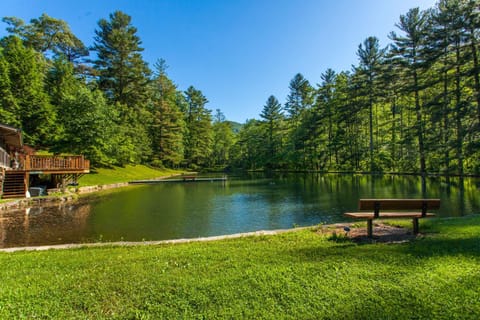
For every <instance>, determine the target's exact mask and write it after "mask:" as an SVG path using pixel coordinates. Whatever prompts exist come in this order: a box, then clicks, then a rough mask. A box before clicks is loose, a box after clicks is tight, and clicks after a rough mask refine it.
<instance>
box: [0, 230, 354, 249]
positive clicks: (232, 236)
mask: <svg viewBox="0 0 480 320" xmlns="http://www.w3.org/2000/svg"><path fill="white" fill-rule="evenodd" d="M335 225H336V224H332V225H331V226H335ZM342 225H346V224H342ZM316 227H317V226H307V227H297V228H291V229H276V230H259V231H250V232H240V233H234V234H225V235H219V236H208V237H198V238H180V239H171V240H153V241H114V242H93V243H66V244H53V245H40V246H26V247H11V248H0V252H6V253H11V252H18V251H45V250H65V249H80V248H101V247H134V246H155V245H164V244H181V243H191V242H211V241H218V240H227V239H238V238H245V237H255V236H272V235H277V234H282V233H288V232H295V231H300V230H308V229H314V228H316ZM322 227H329V225H323V226H322Z"/></svg>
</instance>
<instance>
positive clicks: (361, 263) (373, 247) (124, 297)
mask: <svg viewBox="0 0 480 320" xmlns="http://www.w3.org/2000/svg"><path fill="white" fill-rule="evenodd" d="M421 229H422V230H424V231H427V236H426V237H423V238H420V239H418V240H416V241H413V242H411V243H403V244H364V245H358V244H355V243H353V242H350V241H341V242H338V241H332V240H331V237H329V235H328V234H321V233H317V232H314V231H311V230H299V231H295V232H292V233H286V234H280V235H276V236H257V237H245V238H239V239H232V240H222V241H215V242H207V243H206V242H203V243H202V242H197V243H187V244H176V245H160V246H137V247H103V248H88V249H87V248H83V249H75V250H60V251H46V252H17V253H14V254H7V253H2V254H0V279H1V281H2V285H1V286H0V318H2V319H12V318H29V319H30V318H57V319H65V318H69V319H70V318H79V319H85V318H95V319H97V318H118V319H126V318H128V319H130V318H144V319H225V318H226V319H373V318H374V319H413V318H415V319H462V318H463V319H477V318H479V317H480V272H479V267H478V266H479V265H480V216H471V217H467V218H456V219H430V220H424V221H422V222H421ZM329 239H330V240H329Z"/></svg>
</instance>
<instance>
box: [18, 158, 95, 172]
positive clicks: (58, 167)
mask: <svg viewBox="0 0 480 320" xmlns="http://www.w3.org/2000/svg"><path fill="white" fill-rule="evenodd" d="M23 169H24V170H25V171H28V172H29V173H31V174H36V173H37V174H68V173H89V172H90V161H89V160H87V159H85V158H84V157H83V156H39V155H27V156H26V158H25V163H24V168H23Z"/></svg>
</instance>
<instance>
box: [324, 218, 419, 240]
mask: <svg viewBox="0 0 480 320" xmlns="http://www.w3.org/2000/svg"><path fill="white" fill-rule="evenodd" d="M333 227H334V228H332V226H330V228H329V231H330V232H332V233H333V232H335V233H336V234H339V235H345V236H346V238H349V239H351V240H352V241H353V242H356V243H376V242H380V243H402V242H408V241H411V240H413V239H415V238H417V237H420V236H421V234H418V235H414V234H413V232H412V230H411V229H409V228H403V227H399V226H392V225H387V224H383V223H381V222H378V223H375V222H374V224H373V239H371V238H369V237H368V236H367V228H366V227H352V224H348V223H343V224H340V223H339V224H335V225H333ZM345 227H348V228H350V231H349V232H346V231H345V230H344V228H345ZM324 231H325V230H323V231H322V232H324Z"/></svg>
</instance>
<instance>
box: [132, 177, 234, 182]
mask: <svg viewBox="0 0 480 320" xmlns="http://www.w3.org/2000/svg"><path fill="white" fill-rule="evenodd" d="M214 181H227V177H226V176H223V177H197V176H180V177H178V178H175V179H156V180H134V181H129V182H128V183H129V184H155V183H168V182H214Z"/></svg>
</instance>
